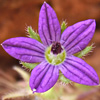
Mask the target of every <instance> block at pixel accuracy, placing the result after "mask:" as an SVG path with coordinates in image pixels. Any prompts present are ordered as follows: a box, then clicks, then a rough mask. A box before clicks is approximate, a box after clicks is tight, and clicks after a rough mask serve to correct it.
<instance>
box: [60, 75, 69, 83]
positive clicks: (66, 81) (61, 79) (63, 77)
mask: <svg viewBox="0 0 100 100" xmlns="http://www.w3.org/2000/svg"><path fill="white" fill-rule="evenodd" d="M59 80H60V81H62V82H63V83H66V84H69V83H70V82H71V81H70V80H69V79H67V78H66V77H65V76H64V75H62V74H61V75H59Z"/></svg>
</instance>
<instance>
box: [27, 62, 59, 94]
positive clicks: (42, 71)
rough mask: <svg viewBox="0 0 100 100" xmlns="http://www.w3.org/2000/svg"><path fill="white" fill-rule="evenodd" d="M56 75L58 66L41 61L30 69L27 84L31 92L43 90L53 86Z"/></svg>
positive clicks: (57, 74)
mask: <svg viewBox="0 0 100 100" xmlns="http://www.w3.org/2000/svg"><path fill="white" fill-rule="evenodd" d="M58 76H59V69H58V66H54V65H50V64H48V63H47V62H46V61H43V62H42V63H40V64H39V65H38V66H36V67H35V68H34V69H33V70H32V72H31V77H30V82H29V84H30V87H31V89H32V90H33V92H38V93H41V92H45V91H47V90H49V89H50V88H51V87H53V86H54V84H55V83H56V81H57V79H58Z"/></svg>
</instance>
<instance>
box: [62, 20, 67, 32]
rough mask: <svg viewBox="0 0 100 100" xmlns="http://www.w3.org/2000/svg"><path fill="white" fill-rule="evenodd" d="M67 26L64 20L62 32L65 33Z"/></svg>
mask: <svg viewBox="0 0 100 100" xmlns="http://www.w3.org/2000/svg"><path fill="white" fill-rule="evenodd" d="M66 28H67V26H66V22H65V21H63V22H62V24H61V33H63V32H64V30H65V29H66Z"/></svg>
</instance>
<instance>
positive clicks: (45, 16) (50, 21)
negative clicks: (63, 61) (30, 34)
mask: <svg viewBox="0 0 100 100" xmlns="http://www.w3.org/2000/svg"><path fill="white" fill-rule="evenodd" d="M39 35H40V38H41V40H42V42H43V44H45V45H46V46H48V45H50V44H51V43H52V42H53V41H59V40H60V36H61V28H60V24H59V21H58V19H57V16H56V13H55V11H54V10H53V9H52V8H51V7H50V6H49V5H48V4H47V3H44V4H43V5H42V7H41V10H40V15H39Z"/></svg>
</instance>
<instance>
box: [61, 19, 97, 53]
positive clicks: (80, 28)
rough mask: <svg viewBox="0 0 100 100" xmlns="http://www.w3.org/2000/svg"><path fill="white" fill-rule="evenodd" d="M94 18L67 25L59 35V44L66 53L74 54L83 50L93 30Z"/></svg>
mask: <svg viewBox="0 0 100 100" xmlns="http://www.w3.org/2000/svg"><path fill="white" fill-rule="evenodd" d="M95 27H96V24H95V20H93V19H88V20H85V21H81V22H78V23H76V24H74V25H72V26H69V27H68V28H67V29H66V30H65V31H64V33H63V34H62V37H61V44H62V45H63V46H64V48H65V49H66V51H67V53H68V54H75V53H77V52H79V51H81V50H83V49H84V48H85V47H86V46H87V45H88V43H89V42H90V40H91V39H92V37H93V35H94V32H95Z"/></svg>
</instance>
